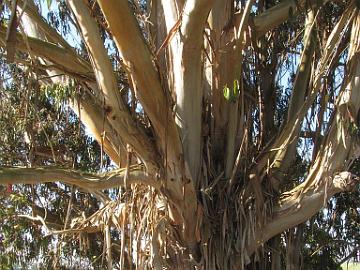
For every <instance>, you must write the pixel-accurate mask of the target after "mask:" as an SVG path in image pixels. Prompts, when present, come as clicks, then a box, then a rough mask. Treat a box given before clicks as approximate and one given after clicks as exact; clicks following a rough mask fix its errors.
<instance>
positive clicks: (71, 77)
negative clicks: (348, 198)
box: [0, 0, 360, 269]
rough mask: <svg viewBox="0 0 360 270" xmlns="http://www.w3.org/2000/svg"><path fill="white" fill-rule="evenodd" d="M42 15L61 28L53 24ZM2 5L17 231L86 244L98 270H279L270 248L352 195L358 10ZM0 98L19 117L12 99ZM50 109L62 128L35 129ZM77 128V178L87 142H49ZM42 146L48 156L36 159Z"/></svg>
mask: <svg viewBox="0 0 360 270" xmlns="http://www.w3.org/2000/svg"><path fill="white" fill-rule="evenodd" d="M46 4H47V5H48V8H50V10H55V11H54V12H55V13H56V14H57V15H54V13H53V14H52V15H53V16H50V17H49V20H45V19H44V18H43V17H42V14H44V13H45V11H44V10H45V9H46ZM2 5H3V6H2V14H3V15H4V18H3V23H2V26H1V29H0V43H1V47H2V50H3V54H2V55H3V58H4V59H6V61H7V63H8V64H9V66H7V65H5V64H3V72H2V74H3V77H4V78H5V76H9V75H12V76H13V79H10V82H8V83H7V84H6V83H5V82H4V81H3V88H4V89H5V88H6V87H5V86H6V85H7V86H9V85H13V88H12V89H13V92H14V91H15V92H16V91H17V93H18V94H19V95H20V96H21V97H23V100H24V102H23V103H22V106H20V107H19V109H24V108H25V109H24V110H25V116H24V115H23V119H25V120H26V119H28V118H29V117H30V116H29V115H30V114H31V115H32V117H33V119H32V122H31V123H32V124H31V125H32V128H30V129H29V128H28V129H26V128H25V127H24V126H21V127H20V129H21V130H22V131H23V132H22V133H21V134H22V135H19V136H18V142H17V143H19V144H21V142H23V143H24V144H27V145H28V146H29V147H27V148H26V147H25V148H24V149H25V150H22V151H18V152H17V153H18V154H17V156H16V157H11V162H10V161H9V160H8V161H7V162H4V160H5V159H2V164H3V165H4V166H3V167H2V168H1V169H0V184H3V185H8V184H10V185H14V184H19V185H17V187H19V188H18V189H19V190H22V191H21V192H23V193H24V194H26V192H28V193H29V192H30V193H31V194H30V195H29V196H28V197H29V198H30V199H29V200H28V203H29V206H30V210H24V209H23V211H25V212H26V211H28V212H27V213H22V214H18V216H19V217H21V218H25V219H27V220H28V221H29V222H30V223H31V222H32V223H34V224H40V225H41V226H43V228H46V231H47V234H48V236H49V235H50V236H54V235H56V236H58V237H57V238H54V239H55V240H54V242H55V244H54V245H55V246H58V247H59V245H60V246H61V242H62V241H64V239H65V238H63V237H65V236H69V235H71V236H72V237H74V238H77V239H80V245H81V246H82V247H83V249H85V250H86V249H91V248H90V245H89V239H90V238H91V236H93V237H95V235H96V237H97V238H96V239H97V240H95V242H97V243H101V245H100V247H102V249H103V250H102V251H103V252H102V253H103V254H104V256H105V255H106V262H107V267H108V268H109V269H111V268H113V267H118V268H124V267H125V268H140V269H143V268H155V269H163V268H169V269H184V268H194V267H195V268H199V269H200V268H204V269H245V268H246V267H252V268H253V267H256V265H258V266H259V265H263V267H270V265H271V267H272V268H273V269H276V267H280V260H281V258H280V257H279V256H278V254H277V253H276V252H274V250H275V248H276V243H278V244H279V243H280V242H282V241H283V239H282V238H280V237H276V236H277V235H279V234H281V233H283V232H284V231H286V230H288V229H290V228H292V227H294V226H297V225H299V224H301V223H303V222H305V221H307V220H308V219H310V218H311V217H312V216H313V215H315V214H316V213H318V212H319V211H320V209H321V208H322V207H323V206H324V205H325V204H326V202H327V201H328V200H329V199H330V198H331V197H332V196H334V195H335V194H337V193H340V192H347V191H353V190H354V189H355V188H356V186H357V182H358V178H357V177H356V176H355V175H354V174H352V173H351V172H350V168H351V165H352V164H353V161H354V160H355V159H356V158H357V157H358V155H359V153H360V152H359V145H358V129H359V127H358V123H359V121H358V118H359V115H358V111H359V108H360V92H359V91H358V89H359V75H360V64H359V61H358V60H359V59H358V56H359V42H358V41H359V35H360V13H359V7H358V5H359V4H358V2H356V1H336V2H335V1H334V2H329V1H311V0H310V1H303V0H299V1H292V0H284V1H281V2H278V1H254V0H249V1H237V0H236V1H232V0H228V1H213V0H197V1H195V0H186V1H184V0H152V1H125V0H120V1H115V0H98V1H92V0H91V1H87V0H67V1H58V2H55V1H47V3H45V2H40V3H38V2H36V3H34V2H33V1H32V0H17V1H3V2H2ZM72 36H73V37H74V36H75V39H74V40H71V37H72ZM76 37H78V38H76ZM80 39H81V44H76V42H77V41H78V40H80ZM77 45H79V46H77ZM24 89H25V91H24ZM22 91H23V92H24V93H21V92H22ZM3 92H4V93H7V94H6V95H5V100H7V101H8V102H10V104H11V102H15V101H14V99H11V97H10V96H11V93H13V92H12V91H11V90H9V89H8V88H7V90H6V91H5V90H3ZM9 93H10V94H9ZM49 93H50V94H49ZM51 93H52V94H51ZM9 95H10V96H9ZM30 97H31V98H30ZM41 98H43V99H41ZM59 104H63V105H66V108H71V112H70V111H69V110H65V109H62V110H61V109H59ZM30 105H31V106H30ZM7 106H8V107H11V105H9V104H8V105H7ZM23 106H25V107H23ZM27 107H31V108H32V109H31V110H29V111H27V109H26V108H27ZM52 108H57V110H56V113H57V114H58V115H59V117H60V116H61V115H62V117H64V116H63V115H64V114H68V115H71V117H69V118H68V119H69V120H68V121H67V122H62V124H61V125H60V124H54V125H53V126H51V129H52V132H49V131H47V132H46V128H44V127H43V126H42V124H41V123H44V122H46V119H43V120H42V121H40V120H41V118H40V116H39V113H41V112H43V113H44V112H48V111H51V110H52ZM7 112H8V111H7ZM30 112H31V113H30ZM28 114H29V115H28ZM74 114H76V116H75V115H74ZM10 116H12V117H15V118H16V117H17V116H18V115H16V114H14V115H10ZM30 118H31V117H30ZM34 119H35V120H34ZM36 119H37V121H36ZM53 121H55V120H54V119H53ZM77 121H81V123H82V124H83V125H84V126H85V127H86V129H85V130H86V132H87V133H89V134H91V136H92V137H93V138H94V139H95V140H96V141H97V142H98V144H99V146H100V150H99V149H97V150H96V151H95V150H94V151H95V152H94V153H95V154H96V155H95V156H96V157H97V158H93V159H91V158H87V159H86V162H83V165H84V166H78V165H77V166H75V165H76V164H79V162H80V160H81V159H82V158H83V155H84V156H87V157H89V156H91V155H89V152H87V154H86V151H87V150H88V151H90V150H91V149H95V148H94V147H95V146H93V144H91V143H89V142H87V143H86V142H85V143H82V144H81V147H79V149H81V151H82V152H81V151H79V152H78V153H76V154H75V152H74V151H75V150H72V149H70V148H68V149H67V150H70V151H65V152H64V151H61V150H60V149H58V148H56V147H55V146H54V144H56V142H59V141H61V140H63V141H67V142H66V143H70V142H69V139H68V138H58V137H56V135H57V130H58V127H59V125H60V126H62V127H64V128H66V127H67V125H74V123H77ZM25 122H26V121H25ZM39 122H40V124H39ZM39 125H40V128H39ZM25 126H26V125H25ZM34 126H35V127H38V128H37V129H35V130H38V132H39V133H41V134H44V135H43V136H45V137H44V138H42V140H40V139H39V138H37V137H36V134H34ZM39 130H40V131H39ZM72 130H73V131H72V132H74V130H76V128H73V129H72ZM79 130H82V134H79V138H84V136H85V135H86V134H84V132H85V131H84V129H83V128H79ZM9 132H10V131H9ZM80 133H81V132H80ZM73 134H75V133H73ZM52 136H55V137H52ZM63 136H67V135H66V133H64V134H63ZM54 138H55V139H54ZM72 138H73V137H72ZM65 139H66V140H65ZM88 139H89V138H88ZM74 140H75V139H74ZM89 140H90V141H91V139H89ZM41 142H46V144H47V145H48V148H47V149H46V150H47V152H48V155H47V156H46V157H47V158H46V159H44V158H42V159H41V158H39V157H40V156H42V157H44V153H42V152H41V151H33V149H34V147H32V146H33V145H36V144H37V145H41ZM66 143H64V145H66ZM78 143H80V142H78ZM91 145H92V146H91ZM18 147H21V146H18ZM15 148H16V147H15ZM38 148H39V147H38ZM71 152H73V154H74V155H73V157H72V158H69V155H70V156H71ZM65 153H67V154H65ZM103 153H106V155H107V156H108V157H109V158H110V159H111V164H108V166H105V165H104V164H103V162H104V159H105V158H104V156H103ZM99 155H100V157H99ZM29 157H31V158H29ZM61 161H62V162H61ZM74 164H75V165H74ZM5 165H6V166H5ZM9 165H12V166H13V167H9ZM14 165H16V167H14ZM54 165H55V166H54ZM94 170H96V171H95V172H94ZM41 183H48V184H47V185H49V183H56V185H55V191H56V190H58V192H60V191H61V190H63V191H61V192H65V194H62V195H64V196H62V197H61V198H62V199H63V200H66V201H68V202H69V203H68V207H67V210H66V206H64V205H62V206H61V207H59V209H62V210H63V213H62V215H63V216H65V219H64V218H63V222H62V223H61V224H58V222H56V219H55V220H53V222H51V221H49V220H47V219H49V218H50V216H47V211H46V210H47V209H46V207H43V208H41V209H42V210H43V211H40V210H39V207H40V205H39V204H40V203H41V202H43V201H47V200H51V198H49V197H44V195H42V194H40V189H39V185H38V184H41ZM20 184H26V185H30V186H31V187H32V188H31V189H21V187H23V186H21V185H20ZM52 185H54V184H52ZM40 186H41V185H40ZM63 187H72V188H71V189H69V188H63ZM29 190H30V191H29ZM64 190H65V191H64ZM53 191H54V190H53ZM85 191H86V192H87V194H89V195H88V196H89V198H91V199H92V200H93V201H95V202H96V205H97V207H95V208H93V209H92V211H90V212H89V211H88V212H86V211H85V210H86V207H85V208H84V206H81V207H80V209H81V210H79V211H72V209H71V208H72V207H74V208H75V207H76V203H77V202H79V200H75V199H74V196H76V195H77V194H80V193H82V192H85ZM54 196H56V195H54ZM31 198H32V199H31ZM35 198H36V199H35ZM26 202H27V201H22V204H26ZM59 209H55V210H56V211H57V212H59ZM49 213H50V214H51V213H52V212H51V211H50V209H49ZM50 214H49V215H50ZM53 214H54V215H55V216H56V214H57V215H59V213H53ZM13 215H14V214H13ZM15 216H16V214H15ZM57 221H59V220H58V219H57ZM59 225H60V226H59ZM59 227H60V229H59ZM299 228H300V227H298V229H297V234H299V232H301V230H300V229H299ZM295 234H296V233H295ZM99 235H103V236H102V237H101V236H99ZM33 237H35V236H33ZM274 237H275V238H274ZM72 239H73V238H72ZM270 240H271V241H270ZM274 243H275V244H274ZM98 246H99V245H98ZM287 247H288V258H287V263H288V267H292V266H291V263H292V261H293V260H294V258H291V252H290V251H291V250H290V248H289V247H290V245H289V244H288V245H287ZM71 248H74V246H72V247H71ZM58 250H59V249H58ZM57 253H59V252H57ZM60 253H61V250H60ZM45 255H47V254H44V256H45ZM52 257H54V258H55V259H56V258H57V260H59V258H58V257H57V254H55V253H54V254H53V256H52ZM95 257H96V256H95ZM97 259H98V258H96V259H95V260H97ZM56 263H59V262H55V263H54V264H53V265H55V266H57V264H56ZM259 267H260V266H259ZM294 267H295V266H294ZM289 269H292V268H289Z"/></svg>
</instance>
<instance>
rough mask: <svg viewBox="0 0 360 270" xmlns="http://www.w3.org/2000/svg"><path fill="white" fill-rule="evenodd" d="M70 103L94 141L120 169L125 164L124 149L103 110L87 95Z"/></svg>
mask: <svg viewBox="0 0 360 270" xmlns="http://www.w3.org/2000/svg"><path fill="white" fill-rule="evenodd" d="M83 95H84V96H83V97H82V98H79V99H74V100H73V101H71V107H72V110H73V111H74V112H75V114H76V115H77V116H78V117H79V119H80V121H81V122H82V123H84V124H85V125H86V127H87V128H88V129H89V130H90V131H91V133H92V135H93V136H94V137H95V139H96V141H97V142H99V144H100V145H101V146H102V147H103V148H104V151H105V152H106V153H107V154H108V155H109V157H110V158H111V160H112V161H113V162H114V163H115V164H116V165H118V166H119V167H120V168H121V167H123V166H125V163H126V150H125V149H126V148H125V146H124V143H123V142H122V141H121V138H120V137H119V135H118V134H117V133H116V131H115V130H114V129H113V127H112V126H111V124H110V122H109V121H108V120H107V118H106V116H105V113H104V110H102V109H101V107H100V106H99V104H96V102H95V99H94V98H93V97H92V95H91V94H89V93H84V94H83Z"/></svg>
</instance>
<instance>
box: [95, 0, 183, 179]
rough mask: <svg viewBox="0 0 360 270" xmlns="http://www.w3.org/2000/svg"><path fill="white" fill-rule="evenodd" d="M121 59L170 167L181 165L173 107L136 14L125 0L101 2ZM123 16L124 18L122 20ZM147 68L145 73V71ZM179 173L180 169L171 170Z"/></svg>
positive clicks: (179, 145) (104, 0)
mask: <svg viewBox="0 0 360 270" xmlns="http://www.w3.org/2000/svg"><path fill="white" fill-rule="evenodd" d="M98 3H99V5H100V7H101V9H102V11H103V13H104V16H105V19H106V21H107V22H108V24H109V30H110V32H111V33H112V35H113V38H114V41H115V43H116V46H117V48H118V49H119V52H120V55H121V58H122V60H123V62H124V64H125V66H126V68H127V71H128V72H129V74H131V77H132V79H133V81H134V84H135V89H134V91H135V95H136V98H138V99H139V101H140V103H141V105H142V106H143V108H144V111H145V112H146V114H147V116H148V117H149V119H150V121H151V124H152V126H153V128H154V130H155V133H156V135H157V145H158V147H159V148H160V149H161V150H162V155H163V156H164V157H165V156H166V157H167V158H168V162H169V163H168V165H169V168H168V169H173V170H174V171H176V168H174V167H177V166H179V163H180V162H181V159H182V149H181V148H182V147H181V143H180V139H179V135H178V131H177V128H176V125H175V121H174V119H173V116H172V112H171V110H170V101H169V98H168V96H167V93H166V92H165V89H164V88H163V85H162V83H161V78H160V75H159V73H158V71H157V69H156V67H155V63H154V56H153V54H152V53H151V51H150V49H149V48H148V46H147V44H146V42H145V40H144V37H143V35H142V33H141V32H140V28H139V26H138V24H137V21H136V19H135V16H134V14H133V12H132V11H131V9H130V7H129V4H128V1H126V0H120V1H116V0H100V1H98ZM119 18H121V20H119ZM144 70H146V72H144ZM172 173H174V174H176V173H177V172H172Z"/></svg>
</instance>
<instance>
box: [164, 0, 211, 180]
mask: <svg viewBox="0 0 360 270" xmlns="http://www.w3.org/2000/svg"><path fill="white" fill-rule="evenodd" d="M212 2H213V1H209V0H201V1H195V0H190V1H186V3H185V6H184V9H183V14H182V22H181V28H180V32H179V33H178V39H175V40H174V41H175V42H176V43H177V44H176V45H175V44H174V45H173V46H172V53H173V56H174V57H177V58H178V60H177V61H175V62H179V64H180V65H174V69H173V70H172V71H171V72H172V73H173V76H174V89H175V93H176V121H177V123H178V125H179V128H180V130H181V141H182V145H183V149H184V157H185V163H186V164H187V166H188V168H189V170H190V173H191V177H192V179H193V181H194V182H195V184H196V183H197V182H198V181H199V178H200V165H201V157H202V155H201V153H202V151H201V149H202V141H201V138H202V137H201V128H202V97H203V93H202V89H203V86H202V81H203V73H202V59H201V56H202V51H203V35H204V27H205V22H206V19H207V17H208V14H209V11H210V9H211V7H212ZM180 33H181V38H180V36H179V35H180Z"/></svg>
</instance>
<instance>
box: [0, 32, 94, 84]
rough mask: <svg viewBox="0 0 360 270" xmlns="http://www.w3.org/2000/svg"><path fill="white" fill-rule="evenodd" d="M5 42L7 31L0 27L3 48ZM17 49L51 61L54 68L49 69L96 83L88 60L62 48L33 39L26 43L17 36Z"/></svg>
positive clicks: (0, 40)
mask: <svg viewBox="0 0 360 270" xmlns="http://www.w3.org/2000/svg"><path fill="white" fill-rule="evenodd" d="M5 40H6V29H5V28H4V27H0V43H1V46H2V47H5ZM16 49H17V50H19V51H22V52H27V51H28V49H30V50H31V52H32V53H33V54H34V55H35V56H38V57H42V58H45V59H47V60H49V61H50V62H52V63H53V64H54V66H52V67H51V66H49V69H51V68H53V69H58V70H60V71H62V72H64V73H66V74H69V75H72V76H74V77H77V78H81V79H83V80H86V81H91V82H93V81H95V78H94V73H93V71H92V69H91V65H90V64H89V63H88V62H87V61H86V60H84V59H82V58H80V57H74V55H73V53H72V52H71V51H69V50H66V49H64V48H61V47H59V46H57V45H56V44H54V43H50V42H46V41H42V40H40V39H37V38H32V37H27V38H26V42H25V41H24V39H23V38H22V36H21V35H20V34H17V35H16Z"/></svg>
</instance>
